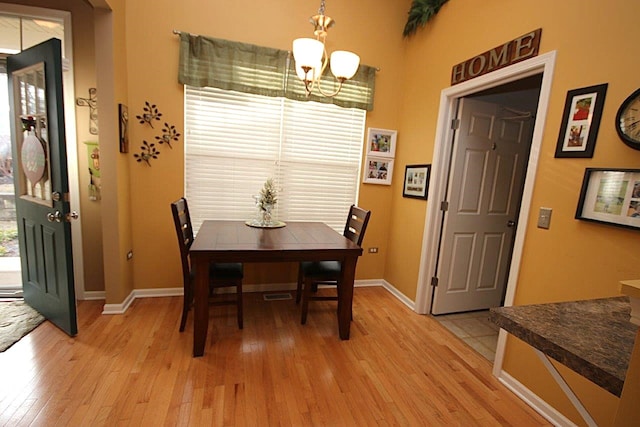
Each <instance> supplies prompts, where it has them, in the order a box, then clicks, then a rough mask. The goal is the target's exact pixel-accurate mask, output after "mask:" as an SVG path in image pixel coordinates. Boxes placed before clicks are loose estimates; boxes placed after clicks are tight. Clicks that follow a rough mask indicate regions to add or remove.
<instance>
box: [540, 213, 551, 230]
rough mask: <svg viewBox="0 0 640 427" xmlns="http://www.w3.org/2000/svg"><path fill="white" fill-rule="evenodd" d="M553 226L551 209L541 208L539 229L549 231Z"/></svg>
mask: <svg viewBox="0 0 640 427" xmlns="http://www.w3.org/2000/svg"><path fill="white" fill-rule="evenodd" d="M550 225H551V208H540V212H539V213H538V228H544V229H547V230H548V229H549V226H550Z"/></svg>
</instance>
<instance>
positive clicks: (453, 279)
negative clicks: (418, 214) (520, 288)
mask: <svg viewBox="0 0 640 427" xmlns="http://www.w3.org/2000/svg"><path fill="white" fill-rule="evenodd" d="M458 120H459V123H460V127H459V129H458V131H457V132H456V134H455V137H454V143H453V153H452V160H451V171H450V178H449V183H450V184H449V189H448V192H447V193H448V195H447V201H448V208H447V212H446V213H445V215H444V223H443V228H442V236H441V245H440V257H439V262H438V270H437V271H438V274H437V277H438V285H437V286H436V288H435V292H434V298H433V306H432V310H431V312H432V313H433V314H445V313H455V312H461V311H472V310H481V309H486V308H489V307H495V306H499V305H501V303H502V299H503V296H504V291H505V287H506V283H507V275H508V269H509V265H510V262H511V254H512V250H513V237H514V235H515V228H516V225H517V224H516V219H517V215H518V212H519V207H520V201H521V195H522V188H523V185H524V179H525V174H526V165H527V159H528V153H529V150H530V143H531V137H532V129H533V120H532V119H531V118H526V117H524V116H523V117H521V118H518V117H514V114H513V112H510V111H509V110H508V109H505V108H503V107H502V106H501V105H499V104H495V103H488V102H482V101H478V100H474V99H471V98H463V99H461V100H460V106H459V109H458Z"/></svg>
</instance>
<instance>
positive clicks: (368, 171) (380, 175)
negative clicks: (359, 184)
mask: <svg viewBox="0 0 640 427" xmlns="http://www.w3.org/2000/svg"><path fill="white" fill-rule="evenodd" d="M392 175H393V159H385V158H376V157H367V161H366V163H365V167H364V179H363V182H364V183H367V184H384V185H391V176H392Z"/></svg>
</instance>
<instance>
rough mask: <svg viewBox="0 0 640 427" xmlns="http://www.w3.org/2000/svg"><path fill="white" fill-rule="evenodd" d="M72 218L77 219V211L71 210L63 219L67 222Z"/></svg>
mask: <svg viewBox="0 0 640 427" xmlns="http://www.w3.org/2000/svg"><path fill="white" fill-rule="evenodd" d="M73 219H78V212H76V211H71V212H69V213H68V214H67V215H66V217H65V218H64V220H65V221H67V222H71V220H73Z"/></svg>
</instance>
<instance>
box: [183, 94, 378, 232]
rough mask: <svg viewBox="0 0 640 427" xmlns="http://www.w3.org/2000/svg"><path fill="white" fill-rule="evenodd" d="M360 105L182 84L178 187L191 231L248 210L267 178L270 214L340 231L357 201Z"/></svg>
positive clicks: (245, 215)
mask: <svg viewBox="0 0 640 427" xmlns="http://www.w3.org/2000/svg"><path fill="white" fill-rule="evenodd" d="M365 114H366V112H365V111H364V110H360V109H355V108H350V109H347V108H341V107H337V106H335V105H331V104H319V103H315V102H299V101H292V100H289V99H285V98H274V97H266V96H260V95H253V94H247V93H240V92H234V91H227V90H222V89H214V88H209V87H203V88H197V87H193V86H185V129H186V132H185V163H186V164H185V181H186V182H185V187H186V191H185V194H186V197H187V200H188V202H189V210H190V211H191V217H192V221H193V226H194V229H195V230H198V229H199V227H200V224H201V223H202V221H203V220H205V219H225V220H243V221H244V220H249V219H252V218H254V217H255V215H256V207H255V201H254V199H253V197H252V196H253V195H255V194H258V193H259V191H260V189H261V188H262V186H263V185H264V182H265V181H266V180H267V178H273V179H274V181H275V183H276V186H277V187H278V189H279V194H278V203H277V204H276V207H275V210H274V218H276V219H279V220H282V221H285V222H286V221H320V222H324V223H326V224H328V225H329V226H330V227H332V228H334V229H335V230H336V231H338V232H340V233H342V231H343V229H344V224H345V221H346V218H347V212H348V210H349V206H350V205H351V204H354V203H356V201H357V191H358V182H359V176H360V159H361V157H362V145H363V144H362V141H363V136H364V123H365Z"/></svg>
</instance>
